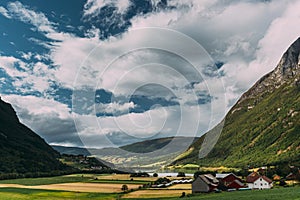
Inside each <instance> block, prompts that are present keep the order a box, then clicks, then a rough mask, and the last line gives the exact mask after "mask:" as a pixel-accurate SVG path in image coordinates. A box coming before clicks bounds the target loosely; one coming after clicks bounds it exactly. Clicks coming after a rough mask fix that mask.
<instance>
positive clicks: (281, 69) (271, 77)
mask: <svg viewBox="0 0 300 200" xmlns="http://www.w3.org/2000/svg"><path fill="white" fill-rule="evenodd" d="M284 84H296V85H297V86H300V37H299V38H298V39H297V40H296V41H295V42H294V43H293V44H292V45H291V46H290V47H289V48H288V49H287V50H286V52H285V53H284V54H283V56H282V58H281V59H280V61H279V63H278V65H277V67H276V68H275V69H274V70H273V71H271V72H270V73H268V74H266V75H265V76H263V77H262V78H261V79H259V80H258V81H257V82H256V83H255V84H254V85H253V86H252V88H251V89H250V90H248V91H247V92H246V93H244V94H243V95H242V97H241V98H240V100H239V101H238V103H237V104H240V103H242V102H243V101H244V100H246V99H249V98H250V99H251V98H255V99H256V103H258V102H259V101H260V100H262V99H263V98H264V96H265V95H266V94H270V93H272V92H274V91H275V90H276V89H278V88H279V87H281V86H282V85H284ZM249 106H253V105H249Z"/></svg>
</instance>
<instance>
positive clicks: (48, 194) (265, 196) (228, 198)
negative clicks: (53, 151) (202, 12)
mask: <svg viewBox="0 0 300 200" xmlns="http://www.w3.org/2000/svg"><path fill="white" fill-rule="evenodd" d="M94 177H96V176H95V175H87V174H84V175H83V176H82V174H74V175H68V176H58V177H49V178H29V179H28V178H27V179H14V180H2V181H0V184H21V185H27V186H38V185H49V184H58V183H75V182H84V183H97V182H98V183H99V185H101V184H102V185H103V183H107V184H108V185H109V184H113V185H114V184H128V185H130V183H131V184H134V183H137V182H138V183H145V182H147V181H149V180H133V181H131V180H128V179H127V178H128V177H127V176H126V177H125V175H115V176H111V175H97V178H98V180H94ZM102 177H103V179H101V178H102ZM114 178H118V179H119V178H120V179H121V178H122V179H121V180H120V179H119V180H118V179H114ZM125 178H126V179H125ZM8 187H9V188H0V200H7V199H9V200H15V199H16V200H19V199H25V200H26V199H30V200H31V199H34V200H35V199H44V200H48V199H49V200H50V199H52V200H56V199H58V200H60V199H78V200H80V199H90V200H92V199H102V200H110V199H118V196H122V194H121V193H119V194H118V193H116V192H115V191H112V192H108V193H95V192H86V191H83V192H72V191H62V190H61V189H59V190H50V188H47V187H46V188H45V190H44V189H41V188H39V189H29V188H12V187H10V186H8ZM118 187H121V186H118ZM102 189H103V188H102ZM141 191H142V192H139V191H136V192H133V193H129V194H135V195H124V197H132V198H128V200H129V199H130V200H137V199H144V200H150V199H155V198H154V197H156V199H164V200H175V199H179V196H180V194H181V191H180V192H179V193H178V197H176V198H174V197H173V198H170V197H168V195H167V193H168V192H169V191H170V192H171V191H172V190H169V189H167V188H165V189H162V191H161V193H162V196H161V197H159V195H160V193H159V190H158V192H157V193H155V194H153V195H151V194H150V195H149V194H146V193H147V191H148V190H141ZM143 191H144V192H143ZM164 191H165V192H164ZM99 192H100V191H99ZM120 192H121V191H120ZM174 192H175V190H174ZM144 193H145V194H144ZM150 193H151V191H150ZM188 193H189V192H187V194H188ZM139 194H140V195H139ZM170 196H177V194H176V195H174V194H173V195H170ZM145 197H146V198H145ZM121 198H122V197H121ZM122 199H125V198H122ZM180 199H182V198H180ZM184 199H191V200H197V199H200V200H201V199H205V200H240V199H243V200H253V199H255V200H300V187H299V186H295V187H287V188H282V187H281V188H278V187H276V188H274V189H271V190H256V191H235V192H221V193H210V194H199V195H197V196H190V197H185V198H184Z"/></svg>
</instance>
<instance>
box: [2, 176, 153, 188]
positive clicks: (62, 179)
mask: <svg viewBox="0 0 300 200" xmlns="http://www.w3.org/2000/svg"><path fill="white" fill-rule="evenodd" d="M97 176H99V175H97ZM100 176H105V175H100ZM76 182H85V183H87V182H88V183H118V184H147V183H149V182H151V181H148V180H134V179H133V180H132V181H131V180H130V179H128V180H110V179H98V180H94V175H92V174H84V175H82V174H74V175H66V176H55V177H46V178H22V179H10V180H0V184H20V185H28V186H33V185H49V184H57V183H76Z"/></svg>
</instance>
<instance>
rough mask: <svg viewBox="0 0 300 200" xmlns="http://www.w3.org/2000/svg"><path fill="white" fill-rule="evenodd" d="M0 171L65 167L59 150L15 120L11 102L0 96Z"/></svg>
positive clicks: (37, 171)
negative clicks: (60, 158) (59, 159)
mask: <svg viewBox="0 0 300 200" xmlns="http://www.w3.org/2000/svg"><path fill="white" fill-rule="evenodd" d="M0 153H1V154H0V174H3V173H17V174H24V173H33V174H38V173H52V172H53V171H56V170H65V169H66V166H65V165H63V164H62V163H60V162H59V161H58V159H57V158H58V157H59V154H58V153H57V152H56V151H55V150H53V149H52V148H51V147H50V146H49V145H48V144H47V143H46V142H45V141H44V140H43V139H42V138H40V137H39V136H38V135H37V134H35V133H34V132H33V131H31V130H30V129H29V128H27V127H26V126H25V125H23V124H21V123H20V122H19V119H18V117H17V115H16V113H15V111H14V109H13V108H12V106H11V105H10V104H8V103H6V102H4V101H2V100H1V98H0Z"/></svg>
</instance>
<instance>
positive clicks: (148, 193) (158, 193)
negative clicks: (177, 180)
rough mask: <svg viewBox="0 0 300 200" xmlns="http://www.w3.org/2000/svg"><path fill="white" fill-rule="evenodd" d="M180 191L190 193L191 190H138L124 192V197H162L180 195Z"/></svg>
mask: <svg viewBox="0 0 300 200" xmlns="http://www.w3.org/2000/svg"><path fill="white" fill-rule="evenodd" d="M182 192H185V194H186V195H187V194H191V192H192V191H191V190H163V189H160V190H138V191H135V192H130V193H128V194H125V195H124V196H123V197H124V198H163V197H180V196H181V195H182Z"/></svg>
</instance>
